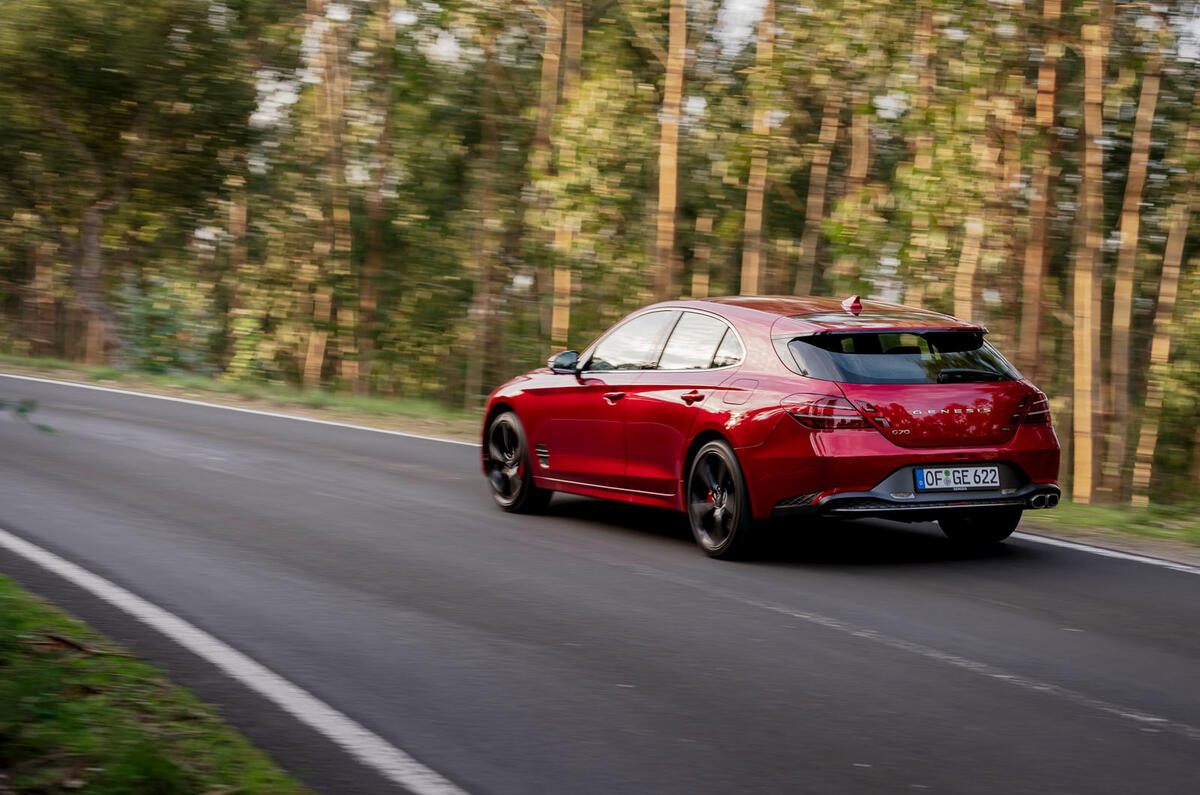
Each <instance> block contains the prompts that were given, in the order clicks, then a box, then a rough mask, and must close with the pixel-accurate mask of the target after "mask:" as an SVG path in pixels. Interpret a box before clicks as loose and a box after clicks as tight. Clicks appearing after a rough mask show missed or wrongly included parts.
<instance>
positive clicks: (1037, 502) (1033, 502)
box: [1029, 494, 1046, 508]
mask: <svg viewBox="0 0 1200 795" xmlns="http://www.w3.org/2000/svg"><path fill="white" fill-rule="evenodd" d="M1029 507H1030V508H1045V507H1046V495H1045V494H1035V495H1033V496H1032V497H1030V498H1029Z"/></svg>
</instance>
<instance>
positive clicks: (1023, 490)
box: [771, 478, 1062, 522]
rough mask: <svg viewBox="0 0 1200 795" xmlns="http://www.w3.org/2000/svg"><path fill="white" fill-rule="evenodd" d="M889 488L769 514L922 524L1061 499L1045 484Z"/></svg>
mask: <svg viewBox="0 0 1200 795" xmlns="http://www.w3.org/2000/svg"><path fill="white" fill-rule="evenodd" d="M888 480H892V478H888ZM891 488H892V487H891V486H889V485H887V482H886V481H885V483H884V484H880V486H878V487H876V488H874V489H871V490H870V491H850V492H840V493H837V494H827V495H824V496H822V495H820V494H802V495H797V496H796V497H792V498H789V499H786V500H782V501H780V502H779V503H778V504H777V505H775V507H774V509H773V510H772V511H771V518H772V519H786V518H791V517H802V516H819V517H838V518H843V519H855V518H862V517H869V516H874V517H884V518H889V519H896V520H899V521H904V522H923V521H930V520H932V519H936V518H937V517H938V516H939V515H943V514H945V513H946V512H947V511H963V510H977V509H980V508H1021V509H1039V508H1053V507H1054V506H1056V505H1057V504H1058V501H1059V499H1060V498H1061V497H1062V492H1061V491H1060V490H1059V488H1058V486H1055V485H1053V484H1048V483H1027V484H1026V485H1025V486H1023V487H1009V488H1004V489H1000V490H994V491H993V490H989V491H973V492H954V491H941V492H931V493H926V494H919V493H912V496H911V497H908V496H896V494H897V493H898V492H894V491H892V490H891ZM899 493H901V494H903V493H904V492H899Z"/></svg>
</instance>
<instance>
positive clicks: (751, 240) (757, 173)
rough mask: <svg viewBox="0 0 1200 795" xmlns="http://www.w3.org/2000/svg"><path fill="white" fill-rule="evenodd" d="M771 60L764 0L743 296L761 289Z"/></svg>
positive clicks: (770, 16)
mask: <svg viewBox="0 0 1200 795" xmlns="http://www.w3.org/2000/svg"><path fill="white" fill-rule="evenodd" d="M774 59H775V0H767V3H766V6H765V7H764V8H763V13H762V18H761V19H760V20H759V22H758V50H757V53H756V54H755V58H754V65H755V68H756V70H757V71H756V73H755V74H754V76H753V77H752V78H751V81H752V84H754V85H753V87H752V88H751V91H750V93H751V97H752V100H751V101H752V102H753V103H754V121H753V127H752V134H753V136H754V151H753V152H752V153H751V156H750V178H749V180H748V181H747V183H746V222H745V238H744V240H743V243H742V284H741V293H742V294H743V295H755V294H757V293H759V292H760V291H761V289H762V286H761V283H762V271H763V262H762V259H763V256H762V252H763V235H762V230H763V197H764V194H765V193H766V185H767V158H768V156H769V155H768V149H767V145H768V143H769V135H770V132H771V130H770V127H769V121H770V116H769V111H770V109H769V108H768V107H767V97H766V90H765V87H766V84H767V78H766V76H765V75H764V72H766V71H767V70H769V69H770V68H771V64H772V62H773V61H774Z"/></svg>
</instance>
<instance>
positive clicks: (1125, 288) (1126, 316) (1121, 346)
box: [1104, 54, 1162, 496]
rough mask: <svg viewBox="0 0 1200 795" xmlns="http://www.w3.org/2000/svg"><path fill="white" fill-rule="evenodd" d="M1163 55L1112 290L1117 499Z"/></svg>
mask: <svg viewBox="0 0 1200 795" xmlns="http://www.w3.org/2000/svg"><path fill="white" fill-rule="evenodd" d="M1161 73H1162V56H1161V54H1155V55H1154V56H1152V57H1151V59H1150V62H1149V64H1148V65H1147V67H1146V73H1145V74H1144V75H1143V77H1142V92H1141V97H1139V99H1138V109H1137V120H1136V121H1135V123H1134V129H1133V151H1132V152H1131V154H1130V156H1129V176H1128V177H1127V178H1126V180H1125V199H1124V201H1123V202H1122V204H1121V242H1120V246H1121V247H1120V253H1119V254H1118V255H1117V276H1116V284H1115V286H1114V288H1113V317H1112V350H1111V352H1110V359H1109V377H1110V379H1111V380H1110V382H1109V389H1110V397H1109V405H1111V406H1112V417H1111V418H1110V419H1109V423H1108V428H1109V433H1108V444H1107V446H1106V450H1105V452H1106V453H1107V454H1106V455H1105V461H1104V477H1105V480H1106V482H1107V484H1108V486H1109V487H1110V488H1112V489H1113V491H1114V494H1115V495H1117V496H1120V492H1121V486H1122V481H1123V477H1122V470H1123V469H1124V468H1125V446H1126V439H1127V437H1126V428H1127V427H1128V425H1129V423H1130V416H1129V369H1130V355H1131V351H1130V345H1129V330H1130V326H1131V324H1132V321H1133V285H1134V280H1135V278H1136V274H1137V254H1138V238H1139V230H1140V225H1141V214H1142V213H1141V203H1142V191H1143V190H1144V188H1145V185H1146V166H1147V164H1148V163H1149V161H1150V128H1151V126H1152V125H1153V123H1154V109H1155V107H1156V105H1157V103H1158V87H1159V79H1160V75H1161Z"/></svg>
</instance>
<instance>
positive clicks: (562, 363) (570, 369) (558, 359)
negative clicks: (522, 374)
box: [546, 351, 579, 374]
mask: <svg viewBox="0 0 1200 795" xmlns="http://www.w3.org/2000/svg"><path fill="white" fill-rule="evenodd" d="M546 365H547V366H548V367H549V368H550V369H551V370H553V371H554V372H556V373H571V374H574V373H578V372H579V352H578V351H563V352H562V353H558V354H555V355H554V356H551V357H550V358H549V359H548V360H547V361H546Z"/></svg>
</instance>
